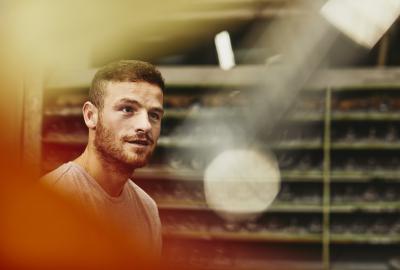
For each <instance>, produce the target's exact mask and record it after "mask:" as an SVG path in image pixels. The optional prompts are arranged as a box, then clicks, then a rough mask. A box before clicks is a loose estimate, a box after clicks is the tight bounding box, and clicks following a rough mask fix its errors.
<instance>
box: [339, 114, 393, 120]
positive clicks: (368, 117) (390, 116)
mask: <svg viewBox="0 0 400 270" xmlns="http://www.w3.org/2000/svg"><path fill="white" fill-rule="evenodd" d="M331 119H332V121H400V113H399V112H393V113H391V112H385V113H384V112H332V118H331Z"/></svg>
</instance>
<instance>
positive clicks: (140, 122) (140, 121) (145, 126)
mask: <svg viewBox="0 0 400 270" xmlns="http://www.w3.org/2000/svg"><path fill="white" fill-rule="evenodd" d="M134 125H135V131H136V132H138V131H141V132H145V133H147V132H149V131H150V130H151V123H150V121H149V116H148V114H147V112H146V111H142V112H140V113H138V114H137V115H136V117H135V123H134Z"/></svg>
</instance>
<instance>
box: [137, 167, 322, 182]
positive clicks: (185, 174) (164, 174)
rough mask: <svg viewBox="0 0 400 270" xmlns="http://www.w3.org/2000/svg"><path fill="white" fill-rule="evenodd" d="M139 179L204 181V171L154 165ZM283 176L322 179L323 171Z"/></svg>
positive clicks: (290, 178)
mask: <svg viewBox="0 0 400 270" xmlns="http://www.w3.org/2000/svg"><path fill="white" fill-rule="evenodd" d="M135 177H137V178H138V179H165V180H185V181H203V172H201V171H196V170H190V169H180V170H177V169H173V168H169V167H164V166H157V167H156V166H154V167H147V168H142V169H139V170H137V171H136V172H135ZM281 177H282V178H283V179H284V181H294V180H296V182H297V181H301V180H304V181H309V180H311V181H317V180H318V181H319V180H321V179H322V172H321V171H317V170H311V171H300V170H293V171H282V172H281Z"/></svg>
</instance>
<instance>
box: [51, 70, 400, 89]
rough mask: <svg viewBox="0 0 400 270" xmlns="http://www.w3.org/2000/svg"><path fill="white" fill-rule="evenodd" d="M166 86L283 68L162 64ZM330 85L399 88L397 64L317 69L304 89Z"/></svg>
mask: <svg viewBox="0 0 400 270" xmlns="http://www.w3.org/2000/svg"><path fill="white" fill-rule="evenodd" d="M159 69H160V72H161V73H162V74H163V77H164V78H165V81H166V82H167V85H168V86H200V87H210V86H227V87H232V86H249V85H257V84H260V83H263V81H265V80H267V79H268V76H271V75H273V74H276V72H279V71H281V70H282V68H279V67H267V66H264V65H240V66H237V67H235V68H233V69H231V70H221V69H220V68H219V67H218V66H183V67H174V66H161V67H159ZM96 71H97V70H96V69H81V70H58V71H56V72H54V73H53V74H49V78H48V80H47V82H46V86H45V87H46V88H47V89H54V90H55V89H66V88H84V87H85V88H86V87H89V85H90V82H91V79H92V78H93V76H94V74H95V73H96ZM328 86H329V87H331V88H332V89H333V90H335V91H348V90H352V91H357V90H369V89H376V88H378V87H381V88H386V89H398V88H400V69H399V68H342V69H329V70H320V71H318V72H316V73H315V74H314V76H313V77H312V78H311V79H310V80H309V83H308V84H307V85H306V87H305V88H306V89H316V90H322V89H326V87H328Z"/></svg>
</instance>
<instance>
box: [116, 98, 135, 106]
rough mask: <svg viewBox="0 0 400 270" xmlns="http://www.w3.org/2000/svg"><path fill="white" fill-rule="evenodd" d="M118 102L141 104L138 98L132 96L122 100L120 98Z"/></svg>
mask: <svg viewBox="0 0 400 270" xmlns="http://www.w3.org/2000/svg"><path fill="white" fill-rule="evenodd" d="M117 103H134V104H136V105H140V103H139V102H138V101H137V100H135V99H130V98H121V99H120V100H118V102H117Z"/></svg>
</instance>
